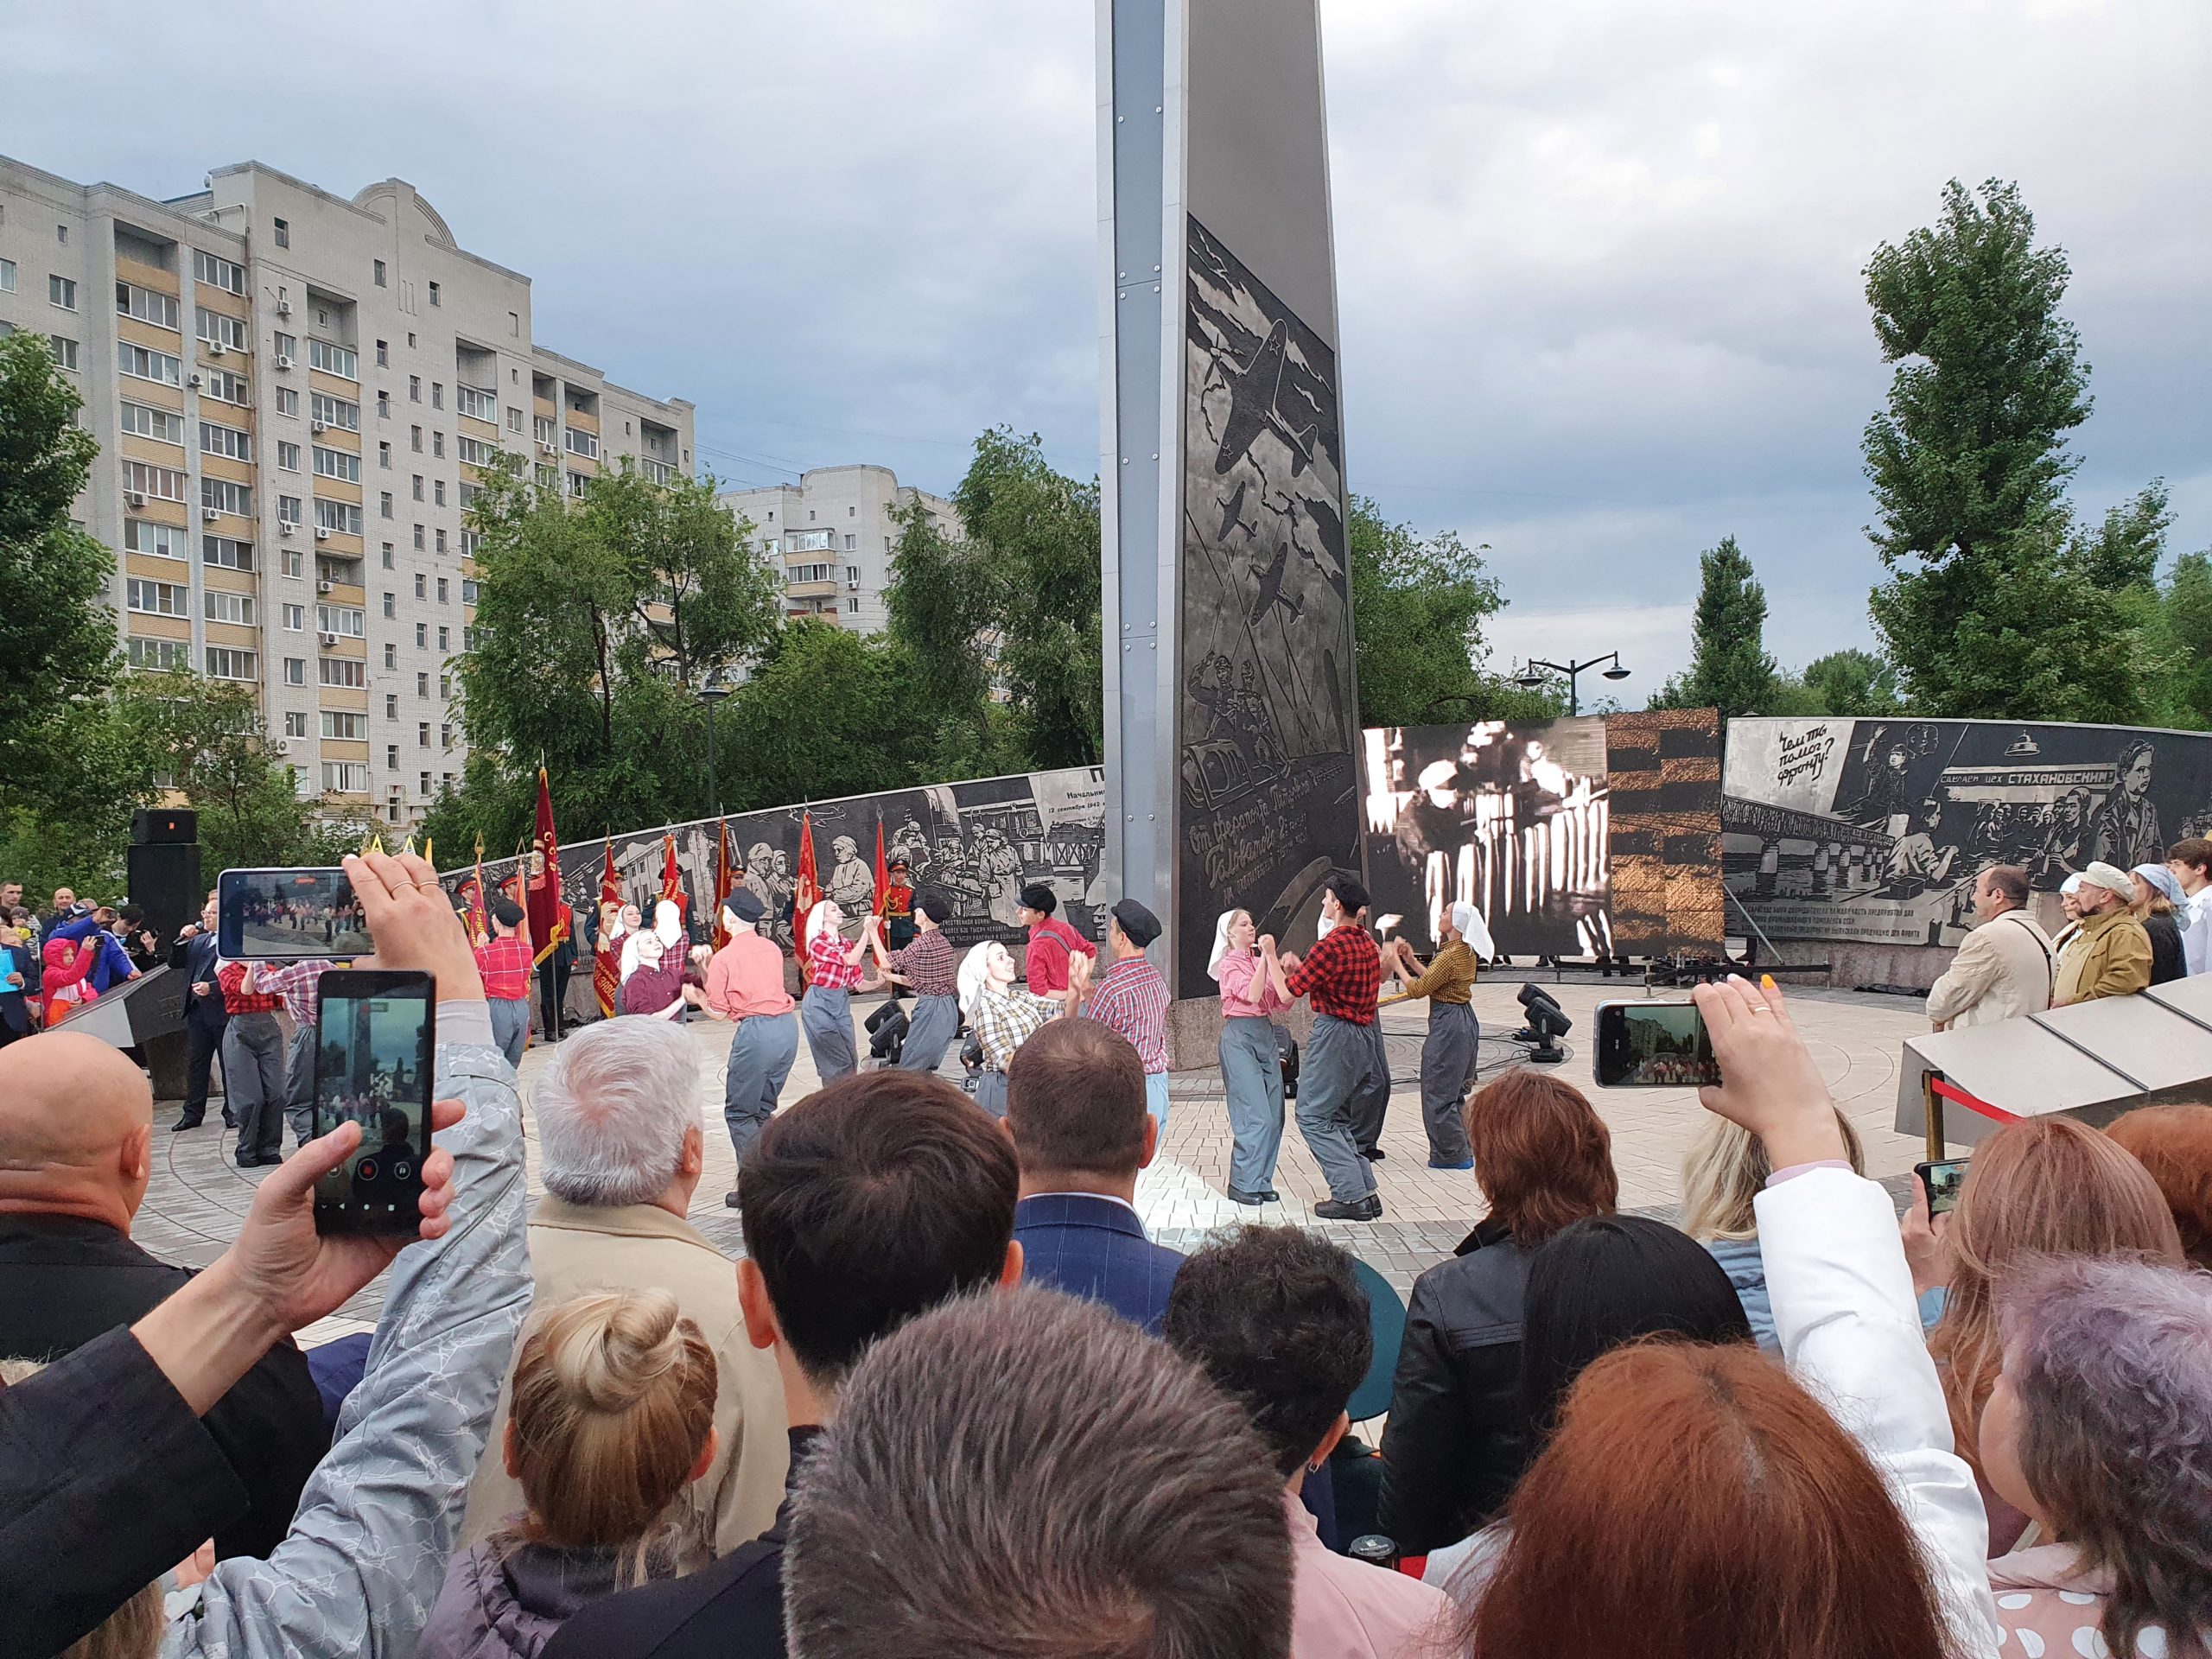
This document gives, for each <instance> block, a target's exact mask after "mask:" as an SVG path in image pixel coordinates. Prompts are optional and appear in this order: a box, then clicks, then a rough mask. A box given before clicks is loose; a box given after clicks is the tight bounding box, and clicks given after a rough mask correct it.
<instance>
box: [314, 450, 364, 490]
mask: <svg viewBox="0 0 2212 1659" xmlns="http://www.w3.org/2000/svg"><path fill="white" fill-rule="evenodd" d="M315 476H316V477H317V478H337V479H343V480H345V481H346V483H348V484H358V483H359V482H360V481H361V458H360V456H359V455H357V454H354V453H353V451H352V450H351V449H326V448H323V447H322V446H321V444H319V443H318V444H317V445H315Z"/></svg>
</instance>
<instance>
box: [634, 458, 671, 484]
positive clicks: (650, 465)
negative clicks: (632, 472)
mask: <svg viewBox="0 0 2212 1659" xmlns="http://www.w3.org/2000/svg"><path fill="white" fill-rule="evenodd" d="M638 473H639V476H640V477H642V478H643V479H645V481H646V482H647V483H649V484H659V485H663V486H665V485H668V484H671V483H673V482H674V481H675V479H676V468H675V467H671V466H670V465H669V464H668V462H666V461H655V460H654V459H653V458H652V456H651V455H640V456H639V458H638Z"/></svg>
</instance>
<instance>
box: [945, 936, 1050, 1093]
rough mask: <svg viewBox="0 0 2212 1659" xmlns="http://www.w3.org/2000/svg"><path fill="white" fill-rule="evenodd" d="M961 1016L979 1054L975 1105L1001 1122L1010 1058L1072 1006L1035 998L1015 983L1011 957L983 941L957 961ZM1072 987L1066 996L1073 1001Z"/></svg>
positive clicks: (992, 941)
mask: <svg viewBox="0 0 2212 1659" xmlns="http://www.w3.org/2000/svg"><path fill="white" fill-rule="evenodd" d="M955 984H956V985H957V987H958V988H959V993H960V1011H961V1012H962V1013H963V1014H965V1015H967V1016H968V1028H969V1030H970V1031H972V1032H974V1033H976V1043H977V1044H978V1045H979V1046H981V1047H982V1051H983V1068H982V1071H979V1072H977V1073H976V1104H977V1105H978V1106H980V1107H982V1109H984V1110H985V1111H987V1112H988V1113H989V1114H990V1115H991V1116H993V1117H1004V1116H1006V1069H1007V1066H1008V1065H1010V1064H1012V1063H1013V1060H1014V1050H1016V1049H1018V1048H1020V1046H1022V1044H1024V1043H1026V1042H1027V1041H1028V1040H1029V1039H1030V1038H1032V1037H1033V1036H1034V1035H1036V1033H1038V1032H1039V1030H1040V1029H1042V1028H1043V1027H1044V1024H1045V1022H1046V1020H1050V1019H1052V1017H1053V1016H1054V1015H1055V1014H1063V1013H1065V1012H1066V1011H1067V1009H1068V1008H1069V1007H1071V1006H1072V1003H1071V1001H1064V1000H1063V999H1062V998H1060V997H1052V996H1039V995H1037V994H1036V993H1035V992H1034V991H1032V990H1029V989H1028V988H1026V987H1024V988H1017V987H1016V986H1015V985H1014V955H1013V953H1012V952H1011V951H1009V950H1007V948H1006V946H1004V945H1002V944H1000V943H999V942H998V941H997V940H996V939H987V940H985V941H984V942H983V943H982V944H979V945H976V947H975V948H974V949H973V950H969V952H968V954H967V955H966V956H965V957H962V958H961V962H960V972H959V974H958V976H957V978H956V980H955ZM1075 991H1076V988H1075V987H1072V986H1071V988H1070V990H1069V995H1070V997H1072V996H1073V995H1075Z"/></svg>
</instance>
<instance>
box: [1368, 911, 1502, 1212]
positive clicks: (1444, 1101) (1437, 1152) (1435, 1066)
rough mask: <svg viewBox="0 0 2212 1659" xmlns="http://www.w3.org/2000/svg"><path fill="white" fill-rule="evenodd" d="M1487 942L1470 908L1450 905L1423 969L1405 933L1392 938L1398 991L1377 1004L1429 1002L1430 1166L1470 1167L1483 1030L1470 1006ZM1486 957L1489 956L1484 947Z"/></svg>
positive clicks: (1390, 962) (1424, 1116)
mask: <svg viewBox="0 0 2212 1659" xmlns="http://www.w3.org/2000/svg"><path fill="white" fill-rule="evenodd" d="M1490 943H1491V937H1490V929H1489V928H1487V927H1485V926H1484V925H1483V918H1482V916H1481V914H1480V912H1478V911H1477V910H1476V909H1475V907H1474V906H1472V905H1470V904H1467V903H1465V902H1461V903H1459V904H1455V905H1453V906H1452V916H1451V919H1450V920H1449V921H1448V922H1447V923H1446V925H1445V928H1444V948H1443V949H1442V950H1439V951H1438V952H1437V953H1436V957H1435V959H1434V960H1433V961H1432V962H1431V963H1429V964H1428V965H1427V967H1426V968H1424V967H1423V966H1422V965H1421V958H1420V957H1416V956H1415V955H1414V952H1413V947H1412V946H1411V945H1409V944H1407V943H1406V941H1405V938H1404V937H1403V936H1402V935H1401V936H1400V937H1398V938H1394V939H1392V940H1391V941H1390V948H1389V951H1388V953H1387V954H1386V956H1385V958H1384V965H1385V966H1386V967H1388V968H1389V969H1390V970H1391V971H1392V972H1393V973H1395V975H1396V976H1398V983H1399V984H1400V985H1401V986H1402V987H1403V988H1402V990H1400V991H1399V993H1398V994H1397V995H1395V996H1386V997H1384V998H1383V1000H1382V1001H1381V1002H1380V1003H1379V1004H1378V1005H1377V1006H1379V1007H1386V1008H1387V1007H1389V1006H1390V1005H1391V1004H1392V1003H1393V1002H1404V1001H1410V1000H1411V999H1413V998H1414V997H1417V996H1425V997H1427V999H1428V1035H1427V1037H1426V1038H1425V1039H1422V1042H1421V1125H1422V1127H1423V1128H1426V1129H1427V1131H1428V1166H1429V1167H1430V1168H1431V1169H1472V1168H1473V1167H1474V1166H1475V1157H1474V1153H1473V1152H1472V1150H1471V1148H1470V1147H1469V1146H1468V1144H1467V1123H1466V1119H1465V1116H1464V1115H1463V1114H1464V1109H1465V1105H1466V1102H1467V1090H1468V1089H1469V1088H1470V1087H1471V1085H1472V1084H1473V1083H1474V1080H1475V1057H1476V1055H1477V1054H1478V1052H1480V1050H1481V1046H1482V1035H1483V1031H1482V1025H1481V1022H1480V1021H1478V1020H1477V1019H1476V1018H1475V1010H1474V1007H1473V1005H1472V1002H1471V997H1472V995H1473V993H1474V988H1475V972H1476V967H1477V963H1476V955H1477V951H1478V950H1479V949H1481V948H1482V947H1484V946H1487V945H1489V944H1490ZM1484 954H1485V955H1486V954H1488V952H1487V951H1486V950H1485V951H1484Z"/></svg>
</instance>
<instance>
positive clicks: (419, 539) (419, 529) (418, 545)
mask: <svg viewBox="0 0 2212 1659" xmlns="http://www.w3.org/2000/svg"><path fill="white" fill-rule="evenodd" d="M415 550H416V552H417V553H420V552H421V551H422V550H423V526H422V525H420V524H417V525H416V526H415Z"/></svg>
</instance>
